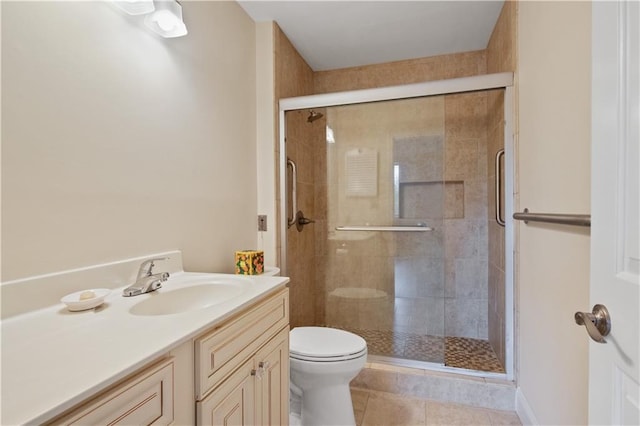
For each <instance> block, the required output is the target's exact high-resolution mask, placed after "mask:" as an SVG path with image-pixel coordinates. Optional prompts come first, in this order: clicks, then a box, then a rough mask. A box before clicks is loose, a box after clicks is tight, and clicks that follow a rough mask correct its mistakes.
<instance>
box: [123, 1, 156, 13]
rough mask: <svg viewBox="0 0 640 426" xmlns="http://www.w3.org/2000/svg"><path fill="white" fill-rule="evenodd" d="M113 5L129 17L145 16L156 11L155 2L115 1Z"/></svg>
mask: <svg viewBox="0 0 640 426" xmlns="http://www.w3.org/2000/svg"><path fill="white" fill-rule="evenodd" d="M113 4H115V5H116V6H118V7H119V8H120V9H122V10H124V11H125V12H127V13H128V14H129V15H145V14H147V13H151V12H153V11H154V10H155V9H156V8H155V6H154V5H153V0H113Z"/></svg>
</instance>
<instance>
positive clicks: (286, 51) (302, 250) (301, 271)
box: [273, 24, 318, 327]
mask: <svg viewBox="0 0 640 426" xmlns="http://www.w3.org/2000/svg"><path fill="white" fill-rule="evenodd" d="M273 31H274V50H275V51H274V55H275V82H274V83H275V102H276V108H275V111H276V112H277V111H278V107H277V102H278V101H279V100H280V99H282V98H288V97H294V96H303V95H309V94H311V93H313V70H311V68H310V67H309V66H308V65H307V63H306V62H305V61H304V59H302V57H301V56H300V54H299V53H298V52H297V51H296V49H295V48H294V47H293V45H292V44H291V42H290V41H289V40H288V39H287V37H286V35H285V34H284V33H283V32H282V31H281V30H280V28H279V27H278V25H276V24H274V28H273ZM290 118H291V121H290V122H289V121H288V122H287V130H288V132H290V134H289V135H287V144H286V145H287V146H286V150H287V152H286V156H287V157H289V158H292V159H293V160H294V161H296V163H297V165H298V171H299V174H298V177H299V184H298V188H299V194H300V196H299V200H298V203H299V205H300V208H302V209H303V210H304V213H305V215H307V217H313V215H314V213H315V208H314V199H313V198H314V197H313V194H314V192H313V185H314V183H313V180H314V176H313V174H314V165H313V159H312V158H313V157H312V155H310V153H309V148H308V146H309V145H310V144H311V140H310V136H308V132H309V131H312V130H313V128H310V127H309V126H308V123H307V122H306V119H307V115H305V113H304V112H302V111H300V112H293V113H291V116H290ZM275 120H276V122H278V117H277V116H276V117H275ZM314 124H318V123H317V122H315V123H314ZM277 131H278V130H276V132H277ZM275 136H276V140H278V138H279V135H278V134H276V135H275ZM311 137H313V136H311ZM276 146H277V147H278V146H279V144H276ZM279 158H280V156H279V153H276V159H277V160H276V161H277V163H278V164H276V171H279V170H280V168H279V160H278V159H279ZM277 173H279V172H277ZM283 178H285V179H286V178H287V177H286V176H285V177H282V176H279V175H277V176H276V184H277V185H278V187H279V185H280V184H279V182H280V179H283ZM289 178H290V177H289ZM288 183H289V185H290V180H289V182H288ZM289 188H290V187H289ZM277 193H278V194H279V191H277ZM278 205H279V200H278ZM287 214H288V215H289V216H290V215H291V213H290V212H282V211H280V210H279V209H278V223H282V219H281V218H282V217H283V216H286V215H287ZM309 228H310V227H307V229H306V230H305V232H302V233H298V232H297V231H295V228H292V229H289V230H288V231H287V269H288V270H287V271H286V272H287V275H289V277H290V278H291V283H292V284H291V287H290V300H291V302H290V304H291V310H290V315H291V326H292V327H295V326H300V325H313V324H314V323H315V315H316V314H315V300H314V297H313V295H314V289H315V262H314V258H315V254H314V250H315V248H314V242H313V229H312V228H311V229H309ZM280 247H281V242H280V241H279V243H278V252H279V251H280Z"/></svg>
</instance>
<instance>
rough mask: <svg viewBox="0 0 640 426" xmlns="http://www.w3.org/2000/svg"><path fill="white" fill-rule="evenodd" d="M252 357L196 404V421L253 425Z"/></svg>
mask: <svg viewBox="0 0 640 426" xmlns="http://www.w3.org/2000/svg"><path fill="white" fill-rule="evenodd" d="M253 364H254V360H253V359H251V360H249V361H248V362H246V363H244V364H243V365H242V366H241V367H240V368H239V369H238V370H236V371H235V372H234V373H233V374H232V375H231V376H229V378H227V380H225V381H224V382H222V384H221V385H220V386H218V387H217V388H215V389H214V390H213V391H212V392H211V393H210V394H209V396H207V397H206V398H205V399H204V400H203V401H201V402H198V403H197V404H196V411H197V419H198V425H216V426H223V425H224V426H227V425H228V426H240V425H242V426H244V425H255V423H256V422H255V391H256V389H255V377H254V375H255V370H254V367H253Z"/></svg>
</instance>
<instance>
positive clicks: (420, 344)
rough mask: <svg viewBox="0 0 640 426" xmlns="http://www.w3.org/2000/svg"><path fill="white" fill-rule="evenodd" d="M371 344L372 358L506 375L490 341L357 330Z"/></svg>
mask: <svg viewBox="0 0 640 426" xmlns="http://www.w3.org/2000/svg"><path fill="white" fill-rule="evenodd" d="M348 331H351V332H353V333H356V334H357V335H359V336H362V338H364V339H365V340H366V341H367V346H368V349H369V354H370V355H379V356H387V357H393V358H404V359H411V360H416V361H424V362H435V363H442V361H443V360H444V365H446V366H448V367H456V368H465V369H469V370H478V371H489V372H492V373H504V372H505V370H504V367H503V366H502V364H500V361H499V360H498V357H497V356H496V354H495V352H494V351H493V349H492V348H491V345H490V344H489V342H488V341H486V340H480V339H471V338H467V337H441V336H429V335H421V334H413V333H405V332H398V331H393V330H355V329H349V330H348Z"/></svg>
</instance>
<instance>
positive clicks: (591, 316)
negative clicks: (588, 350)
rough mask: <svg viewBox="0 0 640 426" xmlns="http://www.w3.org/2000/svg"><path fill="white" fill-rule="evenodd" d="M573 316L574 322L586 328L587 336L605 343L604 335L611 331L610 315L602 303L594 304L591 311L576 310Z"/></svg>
mask: <svg viewBox="0 0 640 426" xmlns="http://www.w3.org/2000/svg"><path fill="white" fill-rule="evenodd" d="M573 317H574V319H575V321H576V324H578V325H584V326H585V327H586V328H587V333H589V337H591V338H592V339H593V340H595V341H596V342H598V343H607V341H606V340H605V339H604V336H607V335H608V334H609V332H610V331H611V316H610V315H609V311H608V310H607V308H606V307H605V306H604V305H595V306H594V307H593V310H592V311H591V313H589V312H576V313H575V314H574V316H573Z"/></svg>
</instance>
